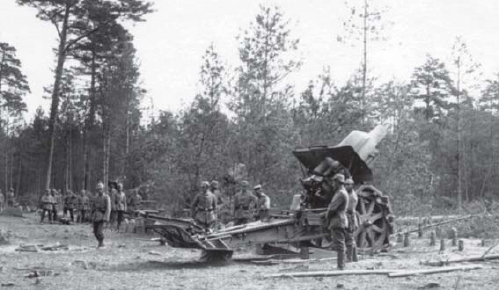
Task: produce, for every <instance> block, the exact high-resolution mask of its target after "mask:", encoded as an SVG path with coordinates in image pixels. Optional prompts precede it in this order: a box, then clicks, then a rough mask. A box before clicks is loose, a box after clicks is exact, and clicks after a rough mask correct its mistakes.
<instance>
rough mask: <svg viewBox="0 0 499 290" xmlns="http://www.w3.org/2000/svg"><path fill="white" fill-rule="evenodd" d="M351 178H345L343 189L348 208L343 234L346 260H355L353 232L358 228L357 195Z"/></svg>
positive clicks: (355, 247)
mask: <svg viewBox="0 0 499 290" xmlns="http://www.w3.org/2000/svg"><path fill="white" fill-rule="evenodd" d="M353 184H354V182H353V179H352V178H351V177H350V178H347V180H345V189H346V191H347V192H348V208H347V219H348V228H347V231H346V235H345V244H346V248H347V251H346V255H347V261H348V262H357V261H358V259H357V246H356V245H355V240H354V233H355V231H356V230H357V229H358V228H359V221H358V220H357V214H356V208H357V203H358V202H359V197H358V196H357V193H356V192H355V190H354V189H353Z"/></svg>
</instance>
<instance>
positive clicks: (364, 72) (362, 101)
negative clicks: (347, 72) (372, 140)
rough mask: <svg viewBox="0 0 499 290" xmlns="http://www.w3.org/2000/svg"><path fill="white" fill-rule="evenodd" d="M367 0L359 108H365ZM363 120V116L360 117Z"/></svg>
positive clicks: (365, 2)
mask: <svg viewBox="0 0 499 290" xmlns="http://www.w3.org/2000/svg"><path fill="white" fill-rule="evenodd" d="M367 12H368V11H367V0H364V19H363V20H364V27H363V31H364V35H363V36H364V39H363V61H362V95H361V97H362V99H361V105H360V106H361V109H362V110H364V109H365V104H366V83H367V33H368V27H367ZM362 119H363V121H365V118H362Z"/></svg>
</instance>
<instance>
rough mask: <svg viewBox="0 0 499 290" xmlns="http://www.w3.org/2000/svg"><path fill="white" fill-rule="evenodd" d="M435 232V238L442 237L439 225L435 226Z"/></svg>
mask: <svg viewBox="0 0 499 290" xmlns="http://www.w3.org/2000/svg"><path fill="white" fill-rule="evenodd" d="M435 234H436V235H437V238H442V229H441V228H440V227H436V229H435Z"/></svg>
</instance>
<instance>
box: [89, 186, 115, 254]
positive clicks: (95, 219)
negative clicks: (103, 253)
mask: <svg viewBox="0 0 499 290" xmlns="http://www.w3.org/2000/svg"><path fill="white" fill-rule="evenodd" d="M102 187H104V186H103V185H102ZM110 214H111V199H110V198H109V195H107V194H105V193H101V194H97V196H96V197H95V199H94V203H93V208H92V224H93V230H94V235H95V238H96V239H97V241H98V242H99V247H102V246H104V232H103V228H104V222H106V221H109V218H110Z"/></svg>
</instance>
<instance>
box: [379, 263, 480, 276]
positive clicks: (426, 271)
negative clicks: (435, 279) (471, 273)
mask: <svg viewBox="0 0 499 290" xmlns="http://www.w3.org/2000/svg"><path fill="white" fill-rule="evenodd" d="M478 269H483V266H482V265H469V266H455V267H442V268H436V269H435V268H434V269H420V270H409V271H396V272H392V273H388V277H390V278H397V277H407V276H414V275H422V274H436V273H447V272H453V271H468V270H478Z"/></svg>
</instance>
